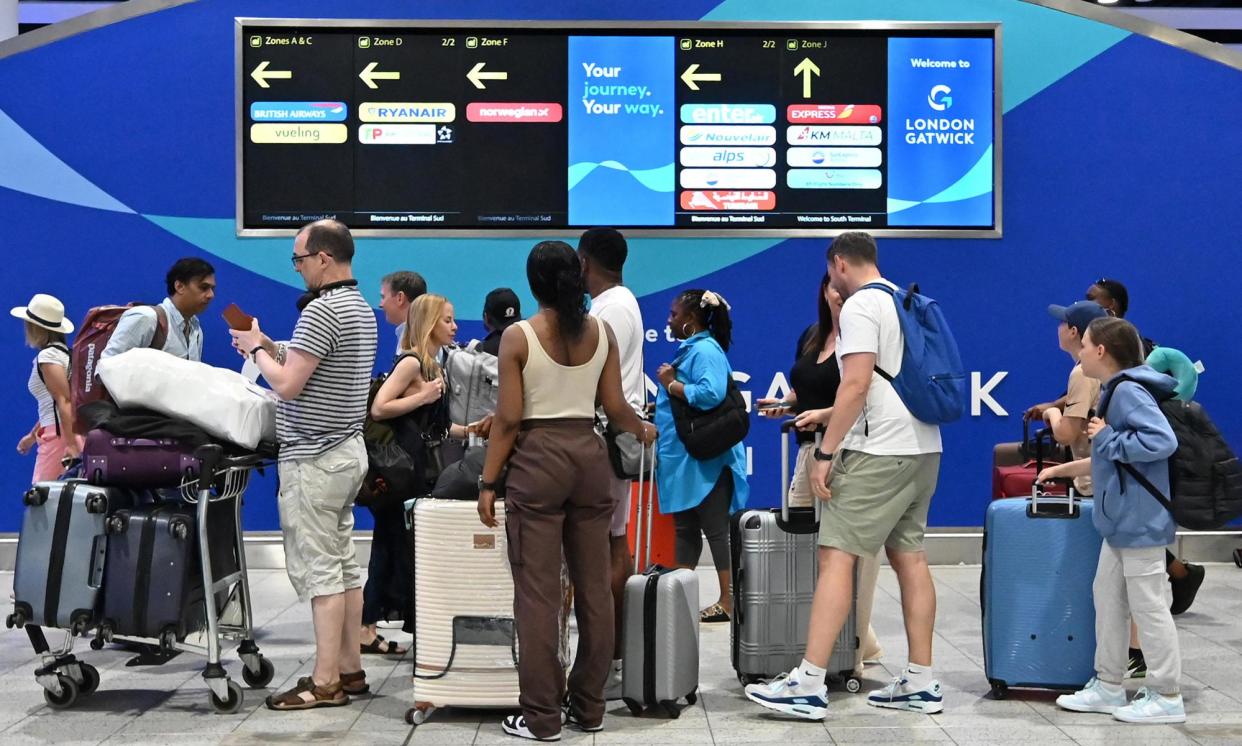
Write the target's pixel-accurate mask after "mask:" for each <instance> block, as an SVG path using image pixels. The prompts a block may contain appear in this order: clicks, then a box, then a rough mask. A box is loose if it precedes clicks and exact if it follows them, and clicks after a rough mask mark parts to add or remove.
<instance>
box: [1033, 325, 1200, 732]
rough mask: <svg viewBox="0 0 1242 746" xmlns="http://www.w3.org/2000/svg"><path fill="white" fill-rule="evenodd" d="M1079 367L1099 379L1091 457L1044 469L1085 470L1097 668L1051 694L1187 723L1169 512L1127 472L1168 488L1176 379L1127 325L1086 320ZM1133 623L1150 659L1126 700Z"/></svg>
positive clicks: (1070, 704) (1062, 701)
mask: <svg viewBox="0 0 1242 746" xmlns="http://www.w3.org/2000/svg"><path fill="white" fill-rule="evenodd" d="M1079 359H1080V362H1081V363H1082V369H1083V372H1084V373H1086V374H1087V375H1089V376H1091V377H1092V378H1097V379H1099V380H1100V381H1101V382H1103V384H1104V387H1103V389H1102V390H1101V391H1100V404H1099V408H1100V409H1099V411H1100V415H1101V416H1100V417H1093V418H1092V419H1091V421H1090V422H1089V423H1088V425H1087V435H1088V436H1089V437H1090V438H1091V458H1089V459H1082V460H1079V461H1074V462H1071V463H1069V464H1064V465H1062V466H1059V467H1054V468H1052V469H1046V470H1045V471H1044V472H1043V473H1042V474H1041V475H1040V480H1041V481H1043V480H1044V479H1047V478H1049V477H1055V476H1079V475H1085V474H1087V473H1090V474H1091V479H1092V481H1093V482H1094V483H1095V508H1094V510H1093V511H1092V518H1093V521H1094V523H1095V527H1096V528H1097V529H1099V531H1100V534H1101V535H1102V536H1103V537H1104V544H1103V546H1101V548H1100V562H1099V565H1098V566H1097V568H1096V573H1095V585H1094V586H1093V592H1094V595H1095V640H1096V642H1095V671H1096V675H1095V677H1094V678H1092V679H1091V681H1089V682H1087V686H1086V687H1085V688H1083V689H1082V690H1081V691H1078V692H1075V693H1074V694H1066V695H1062V696H1061V697H1058V698H1057V704H1058V705H1060V706H1061V707H1063V708H1065V709H1067V710H1074V711H1076V712H1103V713H1110V714H1112V716H1113V717H1114V718H1116V719H1117V720H1121V721H1123V722H1127V723H1184V722H1186V710H1185V707H1184V706H1183V704H1182V696H1181V692H1180V680H1181V672H1182V671H1181V668H1182V661H1181V651H1180V648H1179V647H1178V641H1177V629H1176V628H1175V627H1174V626H1173V614H1172V613H1171V612H1170V611H1169V603H1170V601H1171V600H1172V598H1171V593H1172V591H1171V590H1170V588H1169V582H1168V580H1167V579H1166V577H1165V570H1164V548H1165V547H1166V546H1168V545H1169V544H1171V543H1173V539H1174V532H1175V531H1176V525H1175V524H1174V523H1173V516H1172V515H1171V514H1170V513H1169V511H1167V510H1166V509H1165V508H1164V506H1162V505H1161V504H1160V503H1159V502H1157V501H1156V499H1155V498H1154V497H1153V496H1152V495H1151V493H1149V492H1148V491H1147V490H1146V488H1144V486H1143V485H1142V484H1140V483H1139V480H1138V479H1136V478H1134V476H1133V474H1132V473H1131V471H1130V470H1134V471H1136V472H1138V473H1139V474H1142V475H1143V477H1144V478H1146V479H1147V480H1148V481H1149V482H1151V483H1152V484H1153V485H1155V486H1156V487H1157V488H1158V489H1159V490H1160V491H1161V492H1162V493H1164V494H1166V495H1167V494H1169V457H1170V456H1172V455H1173V453H1174V452H1175V451H1176V450H1177V438H1176V436H1175V435H1174V434H1173V430H1172V428H1171V427H1170V426H1169V422H1168V420H1167V419H1166V418H1165V416H1164V414H1163V413H1162V412H1161V411H1160V407H1159V405H1158V404H1157V403H1156V397H1157V396H1159V397H1161V398H1168V397H1171V396H1172V394H1173V391H1174V389H1175V388H1176V386H1177V381H1176V380H1174V379H1173V378H1170V377H1169V376H1166V375H1164V374H1163V373H1157V372H1156V371H1155V370H1153V369H1152V368H1151V367H1149V366H1148V365H1146V364H1144V363H1143V348H1142V343H1141V341H1140V337H1139V334H1138V330H1137V329H1135V328H1134V325H1133V324H1131V323H1130V322H1128V321H1125V320H1123V319H1118V318H1103V319H1096V320H1095V321H1092V322H1091V324H1090V325H1089V326H1088V327H1087V333H1086V334H1085V335H1083V341H1082V353H1081V355H1080V358H1079ZM1131 618H1133V619H1134V624H1135V625H1136V626H1137V627H1138V632H1139V639H1140V640H1141V641H1142V644H1143V653H1144V655H1145V657H1146V660H1147V677H1146V680H1145V681H1144V686H1143V688H1141V689H1139V691H1138V693H1137V694H1136V695H1135V696H1134V699H1133V700H1132V701H1131V702H1130V703H1129V704H1127V703H1126V690H1125V688H1124V687H1123V686H1122V680H1123V679H1124V678H1125V674H1126V663H1127V644H1128V640H1129V620H1130V619H1131Z"/></svg>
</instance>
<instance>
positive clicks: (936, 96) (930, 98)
mask: <svg viewBox="0 0 1242 746" xmlns="http://www.w3.org/2000/svg"><path fill="white" fill-rule="evenodd" d="M951 92H952V90H951V89H950V88H949V87H948V86H947V85H938V86H934V87H933V88H932V89H931V93H929V94H927V105H928V106H930V107H932V108H933V109H935V110H936V111H944V110H945V109H947V108H949V107H950V106H952V105H953V97H952V96H950V95H949V94H950V93H951Z"/></svg>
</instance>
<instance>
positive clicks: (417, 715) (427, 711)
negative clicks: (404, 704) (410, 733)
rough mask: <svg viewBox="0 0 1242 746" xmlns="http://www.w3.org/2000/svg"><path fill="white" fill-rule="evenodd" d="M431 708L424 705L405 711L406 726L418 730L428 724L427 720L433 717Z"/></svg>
mask: <svg viewBox="0 0 1242 746" xmlns="http://www.w3.org/2000/svg"><path fill="white" fill-rule="evenodd" d="M431 710H432V708H431V707H427V706H424V705H415V706H413V707H411V708H410V709H408V710H406V711H405V722H406V724H408V725H410V726H413V727H415V728H417V727H418V726H420V725H422V724H423V723H425V722H427V718H429V717H431Z"/></svg>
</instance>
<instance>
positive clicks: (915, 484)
mask: <svg viewBox="0 0 1242 746" xmlns="http://www.w3.org/2000/svg"><path fill="white" fill-rule="evenodd" d="M939 475H940V454H939V453H924V454H919V455H914V456H875V455H872V454H870V453H861V452H859V451H846V450H842V451H838V452H837V456H836V462H835V463H834V464H833V465H832V484H831V487H832V499H831V500H829V501H828V502H826V503H824V507H823V512H822V513H821V515H820V521H819V545H820V546H823V547H833V548H834V549H840V550H842V551H845V552H849V553H850V554H854V555H858V556H860V557H862V556H866V555H869V554H870V555H874V554H875V553H876V552H878V551H880V548H881V547H888V548H889V549H892V550H895V551H898V552H918V551H921V550H922V549H923V534H924V533H926V531H927V509H928V507H930V506H931V496H932V493H933V492H935V491H936V480H937V478H938V477H939Z"/></svg>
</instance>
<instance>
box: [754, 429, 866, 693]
mask: <svg viewBox="0 0 1242 746" xmlns="http://www.w3.org/2000/svg"><path fill="white" fill-rule="evenodd" d="M792 431H794V428H793V421H792V420H790V421H788V422H785V423H783V424H782V425H781V488H780V495H781V507H780V508H779V509H773V510H746V511H742V512H741V513H739V514H738V515H737V518H736V520H735V521H734V522H733V526H732V528H733V532H734V533H733V541H732V546H733V609H734V612H733V619H732V620H731V623H730V629H729V631H730V642H731V647H732V657H733V668H734V670H735V671H737V677H738V680H739V681H741V682H742V684H753V683H756V682H758V681H761V680H764V679H770V678H772V677H774V676H778V675H780V674H782V673H785V672H786V671H789V670H792V669H793V668H794V667H796V666H797V665H798V664H799V663H801V662H802V657H803V654H804V653H805V652H806V639H807V627H808V625H809V623H810V618H811V602H812V600H813V599H814V597H815V581H816V578H817V577H818V575H819V550H818V537H819V517H820V501H819V500H815V501H814V503H815V504H814V507H813V508H791V507H790V506H789V488H790V474H789V433H790V432H792ZM819 439H820V436H819V435H816V439H815V441H816V444H817V445H818V443H819ZM854 595H855V599H857V595H858V588H857V582H855V588H854ZM858 644H859V643H858V627H857V609H856V608H852V609H851V610H850V614H849V616H847V617H846V620H845V625H844V626H843V627H842V628H841V633H840V635H839V636H838V637H837V641H836V643H835V644H834V645H833V648H832V658H831V659H830V660H829V661H828V666H827V668H828V671H829V672H830V673H833V674H838V675H839V676H840V678H841V679H843V680H844V681H845V688H846V690H847V691H850V692H857V691H859V690H860V689H861V688H862V682H861V681H860V680H859V679H858V677H857V676H855V672H854V662H855V657H856V653H857V649H858Z"/></svg>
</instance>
